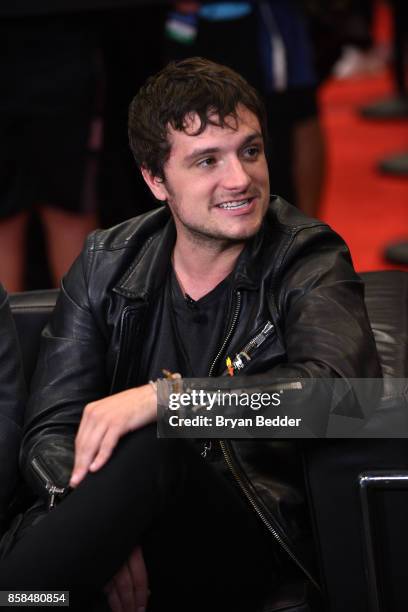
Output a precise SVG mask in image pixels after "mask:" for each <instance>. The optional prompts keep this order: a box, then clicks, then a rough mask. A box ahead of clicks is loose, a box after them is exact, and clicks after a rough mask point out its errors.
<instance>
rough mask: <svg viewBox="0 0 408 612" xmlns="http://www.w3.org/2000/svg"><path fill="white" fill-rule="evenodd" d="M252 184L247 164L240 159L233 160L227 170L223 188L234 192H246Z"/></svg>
mask: <svg viewBox="0 0 408 612" xmlns="http://www.w3.org/2000/svg"><path fill="white" fill-rule="evenodd" d="M250 182H251V179H250V176H249V174H248V172H247V169H246V167H245V164H243V163H242V161H241V160H240V159H238V158H235V159H231V160H230V161H229V163H228V164H227V165H226V168H225V175H224V180H223V187H225V189H229V190H233V191H240V192H242V191H245V190H246V189H247V188H248V186H249V184H250Z"/></svg>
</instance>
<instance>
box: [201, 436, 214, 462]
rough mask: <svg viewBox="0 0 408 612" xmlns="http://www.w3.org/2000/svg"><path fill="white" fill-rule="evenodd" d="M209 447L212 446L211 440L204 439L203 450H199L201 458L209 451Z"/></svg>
mask: <svg viewBox="0 0 408 612" xmlns="http://www.w3.org/2000/svg"><path fill="white" fill-rule="evenodd" d="M211 448H212V442H211V440H206V441H205V442H204V447H203V450H202V451H201V456H202V457H203V459H205V458H206V457H207V454H208V453H209V452H210V450H211Z"/></svg>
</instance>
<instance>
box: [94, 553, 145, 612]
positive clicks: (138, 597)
mask: <svg viewBox="0 0 408 612" xmlns="http://www.w3.org/2000/svg"><path fill="white" fill-rule="evenodd" d="M104 590H105V593H106V595H107V597H108V601H109V605H110V608H111V610H112V612H144V611H145V610H146V606H147V600H148V597H149V589H148V578H147V572H146V566H145V563H144V559H143V553H142V549H141V548H140V546H138V547H137V548H135V549H134V551H133V552H132V554H131V555H130V557H129V559H128V560H127V561H126V562H125V563H124V564H123V565H122V567H121V568H120V570H119V571H118V572H117V574H115V576H114V577H113V578H112V580H111V581H110V582H109V584H107V585H106V587H105V589H104Z"/></svg>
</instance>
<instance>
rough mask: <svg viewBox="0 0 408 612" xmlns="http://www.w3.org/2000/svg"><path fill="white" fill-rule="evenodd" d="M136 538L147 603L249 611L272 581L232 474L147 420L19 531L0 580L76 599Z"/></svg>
mask: <svg viewBox="0 0 408 612" xmlns="http://www.w3.org/2000/svg"><path fill="white" fill-rule="evenodd" d="M137 544H141V545H142V547H143V552H144V556H145V562H146V567H147V571H148V576H149V587H150V590H151V592H152V596H151V604H150V607H149V609H154V610H162V609H163V610H169V609H177V610H190V611H191V610H218V609H219V610H221V609H233V610H234V611H235V610H245V612H249V611H251V610H255V609H256V607H257V606H256V602H257V600H258V599H259V598H260V597H262V593H263V591H264V590H265V589H273V587H274V585H275V584H277V569H276V561H275V555H274V550H273V545H272V542H271V536H270V535H269V534H268V533H267V531H266V529H265V528H264V527H263V525H262V523H261V522H260V520H259V519H258V518H257V517H256V515H255V513H254V512H253V510H252V509H250V508H249V507H248V506H247V504H246V502H245V500H244V499H243V498H242V496H241V494H240V492H239V491H238V490H237V489H236V487H235V484H234V483H232V482H231V483H230V482H229V481H228V480H227V479H225V478H224V477H223V476H221V475H219V474H218V473H217V472H216V471H215V470H214V468H213V467H212V466H211V464H208V463H207V461H206V460H204V459H203V458H202V457H201V456H200V455H199V453H198V452H197V450H196V449H195V448H194V447H193V445H192V443H191V442H189V441H184V440H157V438H156V430H155V426H149V427H146V428H144V429H142V430H140V431H137V432H134V433H132V434H129V435H128V436H126V437H125V438H123V439H122V440H121V442H120V443H119V445H118V448H117V450H116V452H115V454H114V455H113V457H112V458H111V460H110V461H109V462H108V464H107V465H106V466H104V468H102V469H101V470H100V471H99V472H97V473H95V474H89V475H88V476H87V478H86V479H85V480H84V481H83V483H81V485H80V486H79V487H78V488H77V489H76V490H75V491H73V492H72V493H71V494H70V495H69V496H68V497H67V498H66V499H65V500H64V501H63V502H62V503H61V504H60V505H59V506H58V507H57V508H56V509H55V510H53V511H52V512H50V514H49V515H47V516H46V517H45V518H44V519H43V520H42V521H41V522H39V523H38V524H37V525H36V526H35V527H33V528H31V529H30V530H28V532H26V533H25V535H24V536H23V537H21V538H20V539H19V540H18V541H17V543H16V544H15V546H14V547H13V549H12V550H11V552H10V553H9V554H8V555H7V557H6V558H5V559H4V560H3V561H1V562H0V589H3V590H16V589H22V588H24V589H31V590H32V589H39V588H41V589H58V590H70V591H71V598H73V599H74V601H75V598H77V599H76V601H77V602H78V601H82V602H83V598H84V597H89V598H91V597H92V596H93V595H94V594H95V593H97V592H98V591H100V590H101V589H102V587H103V586H104V585H105V584H106V583H107V582H108V580H109V579H110V577H111V576H112V575H114V574H115V572H116V571H117V570H118V568H119V567H120V566H121V564H122V563H123V562H124V560H125V559H126V558H127V557H128V555H129V554H130V552H131V551H132V549H133V548H134V547H135V546H136V545H137ZM79 594H80V595H79ZM80 598H82V600H81V599H80Z"/></svg>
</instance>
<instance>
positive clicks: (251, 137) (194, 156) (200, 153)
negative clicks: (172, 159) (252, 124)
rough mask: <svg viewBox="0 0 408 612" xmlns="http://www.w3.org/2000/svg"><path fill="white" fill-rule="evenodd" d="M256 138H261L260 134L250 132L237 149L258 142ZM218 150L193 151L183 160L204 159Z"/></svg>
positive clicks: (218, 149) (213, 148) (207, 148)
mask: <svg viewBox="0 0 408 612" xmlns="http://www.w3.org/2000/svg"><path fill="white" fill-rule="evenodd" d="M258 138H262V134H261V132H258V131H257V132H252V133H251V134H248V136H247V137H246V138H245V139H244V140H243V141H242V142H241V144H240V145H239V147H238V148H239V149H241V148H242V147H245V146H247V145H248V144H251V142H253V141H254V140H258ZM220 150H221V149H220V147H206V148H205V149H194V150H193V151H192V152H191V153H189V154H188V155H187V156H186V157H185V158H184V161H185V162H186V163H189V162H192V161H194V160H195V159H197V158H199V157H205V156H206V155H213V154H214V153H219V152H220Z"/></svg>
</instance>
